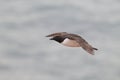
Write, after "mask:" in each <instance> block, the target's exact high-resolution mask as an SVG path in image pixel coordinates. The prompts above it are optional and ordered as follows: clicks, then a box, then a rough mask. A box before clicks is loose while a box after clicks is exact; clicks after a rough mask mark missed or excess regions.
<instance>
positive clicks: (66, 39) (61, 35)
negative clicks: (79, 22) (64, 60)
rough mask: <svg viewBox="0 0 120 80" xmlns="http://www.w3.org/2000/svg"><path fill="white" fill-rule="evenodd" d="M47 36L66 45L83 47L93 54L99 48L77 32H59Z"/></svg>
mask: <svg viewBox="0 0 120 80" xmlns="http://www.w3.org/2000/svg"><path fill="white" fill-rule="evenodd" d="M46 37H52V38H51V39H50V40H55V41H57V42H59V43H61V44H63V45H65V46H69V47H82V48H83V49H84V50H85V51H87V52H88V53H90V54H92V55H93V54H94V50H98V49H97V48H94V47H92V46H91V45H90V44H88V42H87V41H86V40H84V39H83V38H82V37H81V36H79V35H76V34H71V33H67V32H58V33H53V34H50V35H47V36H46Z"/></svg>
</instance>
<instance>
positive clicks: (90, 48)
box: [82, 43, 98, 55]
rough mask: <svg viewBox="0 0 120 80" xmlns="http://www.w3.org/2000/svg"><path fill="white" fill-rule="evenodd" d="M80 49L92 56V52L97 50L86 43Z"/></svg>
mask: <svg viewBox="0 0 120 80" xmlns="http://www.w3.org/2000/svg"><path fill="white" fill-rule="evenodd" d="M82 48H83V49H84V50H85V51H87V52H88V53H90V54H92V55H94V50H98V49H97V48H94V47H92V46H91V45H90V44H88V43H84V44H83V45H82Z"/></svg>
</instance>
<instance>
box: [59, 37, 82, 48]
mask: <svg viewBox="0 0 120 80" xmlns="http://www.w3.org/2000/svg"><path fill="white" fill-rule="evenodd" d="M61 44H63V45H65V46H69V47H80V44H79V43H77V42H76V41H74V40H70V39H68V38H66V39H65V40H64V41H63V42H62V43H61Z"/></svg>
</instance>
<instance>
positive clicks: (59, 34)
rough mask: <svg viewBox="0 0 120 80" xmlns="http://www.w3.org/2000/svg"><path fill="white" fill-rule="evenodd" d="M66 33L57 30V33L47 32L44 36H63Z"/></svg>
mask: <svg viewBox="0 0 120 80" xmlns="http://www.w3.org/2000/svg"><path fill="white" fill-rule="evenodd" d="M66 34H67V32H58V33H53V34H49V35H47V36H46V37H55V36H63V35H66Z"/></svg>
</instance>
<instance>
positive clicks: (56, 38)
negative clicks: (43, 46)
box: [50, 36, 65, 43]
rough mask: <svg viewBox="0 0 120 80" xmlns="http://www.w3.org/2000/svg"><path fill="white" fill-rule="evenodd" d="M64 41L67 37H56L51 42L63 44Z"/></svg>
mask: <svg viewBox="0 0 120 80" xmlns="http://www.w3.org/2000/svg"><path fill="white" fill-rule="evenodd" d="M64 39H65V37H61V36H55V37H53V38H51V39H50V40H55V41H57V42H59V43H61V42H63V41H64Z"/></svg>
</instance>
